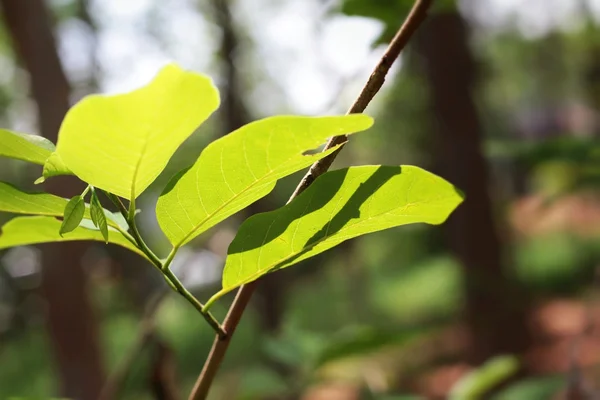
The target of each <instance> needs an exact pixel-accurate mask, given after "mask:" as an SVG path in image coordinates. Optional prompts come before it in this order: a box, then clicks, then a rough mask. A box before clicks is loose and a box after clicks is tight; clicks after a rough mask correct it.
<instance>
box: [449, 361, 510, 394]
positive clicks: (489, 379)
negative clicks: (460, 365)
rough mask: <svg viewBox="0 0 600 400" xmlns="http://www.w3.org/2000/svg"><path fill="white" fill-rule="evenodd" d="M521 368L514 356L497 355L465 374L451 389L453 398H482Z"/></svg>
mask: <svg viewBox="0 0 600 400" xmlns="http://www.w3.org/2000/svg"><path fill="white" fill-rule="evenodd" d="M518 369H519V362H518V360H517V359H516V357H514V356H499V357H495V358H493V359H491V360H489V361H488V362H486V363H485V364H484V365H482V366H481V367H479V368H478V369H476V370H475V371H473V372H471V373H470V374H467V375H465V376H464V377H463V378H462V379H460V380H459V381H458V382H457V383H456V384H455V385H454V386H453V387H452V390H451V391H450V397H449V398H450V399H451V400H471V399H472V400H475V399H481V398H483V396H484V395H485V394H486V393H488V392H489V391H490V390H491V389H493V388H494V387H496V386H498V385H500V384H501V383H503V382H504V381H505V380H506V379H508V378H510V377H511V376H512V375H514V374H515V373H516V372H517V370H518Z"/></svg>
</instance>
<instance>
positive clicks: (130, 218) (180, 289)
mask: <svg viewBox="0 0 600 400" xmlns="http://www.w3.org/2000/svg"><path fill="white" fill-rule="evenodd" d="M104 194H106V196H107V197H108V198H109V199H110V200H111V201H112V202H113V203H114V204H115V205H116V206H117V208H118V209H119V211H120V212H121V214H122V215H123V217H124V218H125V219H126V220H127V223H128V224H129V229H130V230H131V235H130V234H128V233H127V234H126V235H125V237H126V238H127V239H128V240H131V239H132V240H133V242H132V243H134V244H135V245H136V246H137V247H138V248H139V249H140V250H141V251H142V252H143V253H144V254H145V255H146V256H147V257H148V259H149V260H150V261H151V262H152V264H154V266H155V267H157V268H158V270H159V271H160V272H161V273H162V274H163V277H164V278H165V281H166V282H167V283H168V284H169V286H170V287H171V289H173V290H174V291H176V292H177V293H179V294H180V295H182V296H183V297H184V298H185V299H186V300H187V301H188V302H189V303H191V304H192V305H193V306H194V308H195V309H196V310H198V311H199V312H200V314H202V316H203V317H204V319H205V320H206V322H208V324H209V325H210V326H211V327H212V328H213V329H214V330H215V332H216V333H217V335H219V337H222V338H225V337H226V336H227V335H226V333H225V331H224V330H223V328H222V327H221V324H219V321H217V319H216V318H215V317H214V316H213V315H212V314H211V313H210V312H208V311H207V310H204V305H203V304H202V303H201V302H200V301H199V300H198V299H197V298H195V297H194V295H193V294H191V293H190V292H189V291H188V290H187V289H186V288H185V287H184V286H183V284H182V283H181V281H180V280H179V279H178V278H177V276H175V274H174V273H173V272H172V271H171V270H170V268H169V266H170V265H171V261H173V258H174V257H175V253H176V252H177V248H176V247H174V248H173V250H171V252H170V253H169V256H168V257H167V259H166V260H165V261H164V262H163V261H161V260H160V259H159V258H158V256H157V255H156V254H154V252H153V251H152V250H151V249H150V247H148V245H147V244H146V242H144V239H142V235H141V234H140V231H139V230H138V227H137V224H136V223H135V204H134V202H133V201H132V202H131V203H130V206H129V210H127V207H125V205H124V204H123V202H122V201H121V199H119V198H118V197H117V196H116V195H114V194H113V193H108V192H106V191H105V192H104ZM132 210H133V213H132ZM130 238H131V239H130Z"/></svg>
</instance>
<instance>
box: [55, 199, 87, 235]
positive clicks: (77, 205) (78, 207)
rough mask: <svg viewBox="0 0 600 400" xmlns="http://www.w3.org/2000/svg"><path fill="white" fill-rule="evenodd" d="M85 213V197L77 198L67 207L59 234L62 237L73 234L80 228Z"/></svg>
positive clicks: (70, 201)
mask: <svg viewBox="0 0 600 400" xmlns="http://www.w3.org/2000/svg"><path fill="white" fill-rule="evenodd" d="M84 213H85V202H84V201H83V197H81V196H75V197H73V198H72V199H71V200H69V202H68V203H67V205H66V206H65V212H64V217H63V221H62V225H61V226H60V231H59V233H60V234H61V235H62V234H64V233H67V232H71V231H72V230H74V229H75V228H77V227H78V226H79V223H80V222H81V220H82V219H83V214H84Z"/></svg>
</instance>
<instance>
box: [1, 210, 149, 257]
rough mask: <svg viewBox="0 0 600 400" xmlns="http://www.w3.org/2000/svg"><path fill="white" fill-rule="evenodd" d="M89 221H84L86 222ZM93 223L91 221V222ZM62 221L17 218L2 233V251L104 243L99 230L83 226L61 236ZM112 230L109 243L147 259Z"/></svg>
mask: <svg viewBox="0 0 600 400" xmlns="http://www.w3.org/2000/svg"><path fill="white" fill-rule="evenodd" d="M86 221H88V220H84V222H86ZM89 222H91V221H89ZM60 227H61V221H59V220H58V219H56V218H54V217H46V216H27V217H17V218H13V219H11V220H10V221H8V222H7V223H6V224H4V226H2V230H1V232H0V250H1V249H6V248H9V247H16V246H24V245H30V244H39V243H50V242H68V241H74V240H94V241H100V242H104V237H103V236H102V233H101V232H100V231H99V230H97V229H87V228H85V227H83V226H79V227H78V228H75V230H73V231H71V232H69V233H65V234H63V235H62V236H61V235H60V234H59V230H60ZM109 229H110V230H111V232H110V236H109V239H108V241H109V243H114V244H117V245H119V246H123V247H125V248H127V249H129V250H131V251H133V252H135V253H138V254H140V255H141V256H142V257H145V256H144V254H143V253H142V252H141V251H140V250H139V249H138V248H137V247H135V246H134V245H133V244H132V243H131V242H129V241H128V240H127V239H126V238H125V236H123V234H121V233H120V232H119V231H117V230H115V229H113V228H109Z"/></svg>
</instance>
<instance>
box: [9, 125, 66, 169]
mask: <svg viewBox="0 0 600 400" xmlns="http://www.w3.org/2000/svg"><path fill="white" fill-rule="evenodd" d="M0 143H2V146H0V156H4V157H9V158H15V159H17V160H23V161H27V162H31V163H34V164H40V165H44V162H45V161H46V159H47V158H48V157H49V156H50V154H51V153H52V152H53V151H54V144H53V143H52V142H51V141H49V140H48V139H45V138H43V137H41V136H36V135H29V134H26V133H19V132H13V131H8V130H6V129H0Z"/></svg>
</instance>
